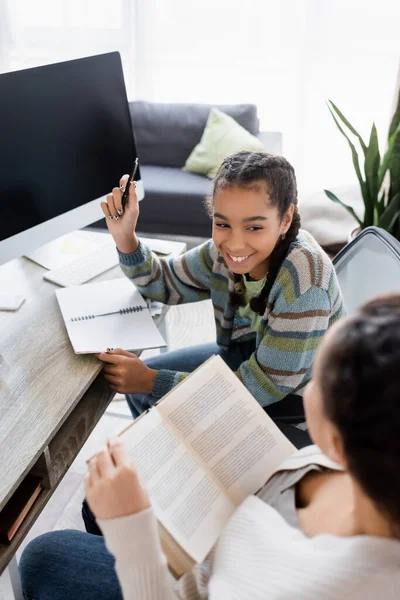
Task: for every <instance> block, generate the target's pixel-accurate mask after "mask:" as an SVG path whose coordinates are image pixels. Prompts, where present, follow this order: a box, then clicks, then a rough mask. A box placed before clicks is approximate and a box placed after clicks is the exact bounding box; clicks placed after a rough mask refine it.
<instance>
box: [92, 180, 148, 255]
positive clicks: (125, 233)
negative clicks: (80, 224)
mask: <svg viewBox="0 0 400 600" xmlns="http://www.w3.org/2000/svg"><path fill="white" fill-rule="evenodd" d="M127 180H128V175H124V176H123V177H122V178H121V181H120V184H121V187H119V188H117V187H115V188H113V191H112V193H111V194H108V196H107V202H102V203H101V208H102V209H103V213H104V215H105V217H106V222H107V227H108V230H109V232H110V233H111V235H112V236H113V238H114V241H115V243H116V245H117V248H118V250H119V251H120V252H123V253H124V254H130V253H131V252H135V250H137V247H138V245H139V242H138V239H137V237H136V235H135V229H136V224H137V220H138V217H139V202H138V199H137V195H136V190H135V186H134V182H132V183H131V185H130V188H129V196H128V200H127V203H126V206H125V209H123V208H122V194H123V190H124V189H125V185H126V182H127Z"/></svg>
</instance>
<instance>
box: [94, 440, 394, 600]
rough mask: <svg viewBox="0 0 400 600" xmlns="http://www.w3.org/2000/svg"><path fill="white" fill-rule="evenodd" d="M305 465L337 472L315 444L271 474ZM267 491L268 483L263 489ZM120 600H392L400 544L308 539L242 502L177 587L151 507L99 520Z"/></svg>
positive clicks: (260, 507)
mask: <svg viewBox="0 0 400 600" xmlns="http://www.w3.org/2000/svg"><path fill="white" fill-rule="evenodd" d="M307 464H320V465H321V466H324V467H327V468H332V469H337V468H338V467H337V465H335V464H334V463H331V461H330V460H329V459H328V458H327V457H326V456H324V455H323V454H322V453H321V451H320V450H319V448H318V447H317V446H309V447H308V448H304V449H303V450H300V451H298V452H296V453H295V454H294V455H293V456H291V457H289V458H288V459H287V460H286V461H284V463H282V464H281V465H280V467H279V469H278V470H286V469H290V470H293V469H297V468H301V467H304V466H305V465H307ZM267 485H268V484H267ZM99 525H100V527H101V529H102V530H103V532H104V535H105V540H106V544H107V548H108V550H109V551H110V552H111V553H112V554H113V555H114V557H115V559H116V563H115V568H116V571H117V575H118V578H119V581H120V584H121V587H122V593H123V597H124V600H173V599H175V600H206V599H207V598H209V599H210V600H214V599H215V600H292V599H293V598H295V599H296V600H337V599H338V598H340V599H343V600H344V599H346V600H380V599H381V598H384V599H385V600H397V599H398V598H399V590H400V542H399V541H398V540H395V539H388V538H383V537H373V536H368V535H356V536H349V537H338V536H335V535H330V534H319V535H316V536H314V537H311V538H309V537H307V536H306V535H305V534H304V533H303V532H302V531H301V530H299V529H295V528H293V527H291V526H290V525H288V524H287V523H286V521H285V520H284V519H283V518H282V517H281V515H280V514H279V513H278V512H277V511H276V510H275V509H273V508H272V507H270V506H268V504H265V503H264V502H263V501H262V500H260V499H259V498H256V497H254V496H249V497H248V498H247V499H246V500H245V501H244V502H243V503H242V504H241V506H240V507H239V508H238V509H237V511H236V512H235V513H234V515H233V516H232V517H231V519H230V521H229V522H228V523H227V525H226V526H225V528H224V530H223V532H222V534H221V536H220V538H219V540H218V541H217V543H216V545H215V548H214V550H213V551H212V552H211V553H210V555H209V556H208V557H207V559H206V560H205V561H204V563H202V564H201V565H197V566H196V567H194V569H193V570H192V571H190V572H189V573H186V575H184V576H183V577H182V578H181V579H180V580H179V581H178V582H175V581H173V580H172V578H171V577H170V576H169V573H168V568H167V565H166V560H165V557H164V555H163V553H162V550H161V545H160V540H159V537H158V530H157V521H156V518H155V516H154V513H153V511H152V509H147V510H145V511H142V512H140V513H137V514H136V515H131V516H127V517H121V518H118V519H109V520H101V521H99Z"/></svg>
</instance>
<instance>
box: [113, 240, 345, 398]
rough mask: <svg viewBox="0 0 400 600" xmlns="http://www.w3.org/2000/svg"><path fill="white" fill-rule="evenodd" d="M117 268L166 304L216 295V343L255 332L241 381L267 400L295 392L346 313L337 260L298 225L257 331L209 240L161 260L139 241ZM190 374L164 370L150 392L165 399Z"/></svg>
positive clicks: (213, 298)
mask: <svg viewBox="0 0 400 600" xmlns="http://www.w3.org/2000/svg"><path fill="white" fill-rule="evenodd" d="M119 258H120V266H121V268H122V270H123V272H124V273H125V275H127V276H128V277H129V278H130V279H132V281H133V282H134V283H135V285H136V286H137V288H138V289H139V291H140V292H142V293H143V295H145V296H147V297H149V298H151V299H153V300H158V301H159V302H163V303H165V304H182V303H185V302H197V301H199V300H205V299H208V298H211V301H212V303H213V307H214V316H215V323H216V329H217V343H218V344H219V345H220V346H222V347H228V346H229V345H230V344H231V343H232V342H240V341H244V340H248V339H251V338H254V337H255V336H256V350H255V352H254V353H253V354H252V355H251V356H250V358H249V359H248V360H246V361H245V362H243V363H242V364H241V366H240V367H239V369H238V371H237V375H238V377H239V378H240V379H241V381H242V382H243V384H244V385H245V386H246V387H247V389H248V390H249V391H250V392H251V394H252V395H253V396H254V397H255V398H256V399H257V400H258V402H259V403H260V404H261V406H266V405H268V404H272V403H274V402H277V401H278V400H281V399H282V398H284V397H285V396H287V395H288V394H290V393H292V392H295V391H296V390H298V389H299V388H301V387H303V386H304V384H305V383H306V382H307V381H308V379H309V378H310V370H311V365H312V363H313V360H314V356H315V353H316V350H317V347H318V345H319V343H320V341H321V340H322V338H323V336H324V334H325V332H326V330H327V329H328V327H330V326H331V325H332V324H333V323H334V322H335V321H336V320H337V319H338V318H339V317H341V316H342V315H343V302H342V297H341V293H340V289H339V285H338V282H337V279H336V275H335V271H334V268H333V265H332V263H331V261H330V259H329V258H328V256H327V255H326V254H325V252H324V251H323V250H322V249H321V248H320V246H319V245H318V244H317V242H316V241H315V240H314V238H313V237H312V236H311V235H310V234H308V233H307V232H305V231H301V232H300V233H299V235H298V237H297V239H296V241H295V242H293V243H292V244H291V245H290V247H289V251H288V254H287V256H286V258H285V260H284V261H283V263H282V265H281V267H280V269H279V271H278V275H277V277H276V280H275V282H274V284H273V286H272V289H271V292H270V294H269V298H268V303H267V305H266V308H265V313H264V316H263V318H262V321H261V327H260V328H259V331H258V333H257V335H256V333H255V332H254V331H252V330H251V328H250V322H249V321H248V320H245V319H242V318H240V317H238V316H237V314H236V313H237V310H236V307H235V306H234V305H233V304H232V302H231V296H232V294H233V292H234V280H233V274H232V272H231V271H229V269H228V268H227V266H226V264H225V261H224V260H223V258H222V256H221V255H220V254H219V253H218V251H217V249H216V247H215V245H214V243H213V242H212V240H209V241H207V242H205V243H204V244H202V245H201V246H198V247H197V248H194V249H193V250H190V251H189V252H186V253H185V254H183V255H181V256H179V257H177V258H169V259H163V258H161V259H160V258H158V257H157V256H156V255H155V254H153V253H152V252H151V251H150V250H149V248H147V247H146V246H145V245H144V244H142V243H141V242H140V244H139V248H138V249H137V250H136V252H133V253H132V254H122V253H119ZM185 375H186V373H182V372H175V371H167V370H160V371H159V372H158V375H157V377H156V380H155V384H154V387H153V392H152V393H153V395H154V396H155V397H157V398H161V397H162V396H163V395H164V394H166V393H167V392H168V391H170V389H171V388H172V387H174V386H175V385H176V384H177V383H179V381H181V380H182V379H183V377H185Z"/></svg>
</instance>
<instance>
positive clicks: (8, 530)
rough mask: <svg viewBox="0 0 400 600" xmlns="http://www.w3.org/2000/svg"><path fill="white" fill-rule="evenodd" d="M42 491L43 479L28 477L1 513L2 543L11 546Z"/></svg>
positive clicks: (0, 535) (33, 476) (34, 476)
mask: <svg viewBox="0 0 400 600" xmlns="http://www.w3.org/2000/svg"><path fill="white" fill-rule="evenodd" d="M41 490H42V479H41V477H38V476H36V475H30V474H29V475H27V476H26V477H25V479H24V480H23V481H22V483H21V484H20V486H19V487H18V488H17V490H16V491H15V492H14V494H13V495H12V496H11V498H10V500H9V501H8V502H7V504H6V505H5V507H4V508H3V510H2V511H1V512H0V543H2V544H9V543H10V542H11V540H12V539H13V537H14V535H15V534H16V533H17V531H18V529H19V527H20V526H21V525H22V523H23V521H24V519H25V517H26V516H27V514H28V512H29V511H30V509H31V508H32V506H33V505H34V503H35V501H36V499H37V498H38V496H39V494H40V492H41Z"/></svg>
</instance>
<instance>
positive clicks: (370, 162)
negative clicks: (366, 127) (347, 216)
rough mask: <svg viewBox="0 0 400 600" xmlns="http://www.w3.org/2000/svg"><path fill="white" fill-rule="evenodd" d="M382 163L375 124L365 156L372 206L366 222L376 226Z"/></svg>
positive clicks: (365, 219) (365, 218)
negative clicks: (379, 173) (379, 177)
mask: <svg viewBox="0 0 400 600" xmlns="http://www.w3.org/2000/svg"><path fill="white" fill-rule="evenodd" d="M380 163H381V157H380V154H379V143H378V133H377V131H376V126H375V123H373V124H372V128H371V134H370V136H369V143H368V148H367V153H366V155H365V164H364V171H365V181H366V183H367V185H368V188H369V197H370V204H369V206H368V211H369V212H368V213H367V207H366V214H365V216H364V221H365V222H367V223H369V222H370V221H371V220H372V222H373V223H374V224H375V222H376V221H375V212H376V211H375V207H376V205H377V203H378V192H379V187H378V171H379V165H380Z"/></svg>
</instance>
